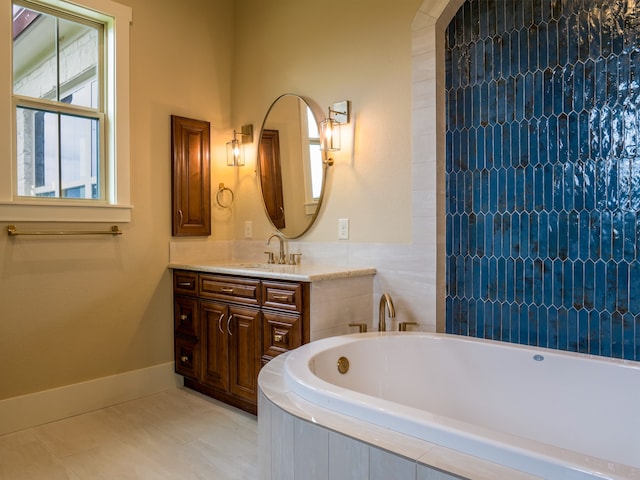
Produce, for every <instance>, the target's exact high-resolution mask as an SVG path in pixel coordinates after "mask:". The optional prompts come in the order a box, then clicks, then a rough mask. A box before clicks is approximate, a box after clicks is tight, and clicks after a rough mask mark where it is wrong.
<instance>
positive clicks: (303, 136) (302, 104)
mask: <svg viewBox="0 0 640 480" xmlns="http://www.w3.org/2000/svg"><path fill="white" fill-rule="evenodd" d="M257 169H258V178H259V180H260V181H259V184H260V190H261V193H262V199H263V202H264V208H265V211H266V213H267V216H268V217H269V220H270V222H271V223H272V225H273V226H274V227H275V228H276V229H278V230H279V231H280V233H282V234H283V235H284V236H285V237H287V238H298V237H300V236H301V235H303V234H304V233H305V232H306V231H307V230H309V228H311V226H312V225H313V222H314V221H315V219H316V217H317V215H318V211H319V210H320V205H321V204H322V197H323V193H324V182H325V175H326V166H325V165H324V163H323V161H322V151H321V149H320V133H319V129H318V121H317V119H316V116H315V115H314V112H313V110H312V108H311V106H310V104H309V102H308V101H307V100H305V99H304V98H302V97H300V96H298V95H293V94H284V95H281V96H280V97H278V98H277V99H276V100H275V102H273V104H272V105H271V107H270V108H269V110H268V111H267V114H266V116H265V119H264V122H263V124H262V130H261V132H260V143H259V145H258V162H257Z"/></svg>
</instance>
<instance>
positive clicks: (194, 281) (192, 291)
mask: <svg viewBox="0 0 640 480" xmlns="http://www.w3.org/2000/svg"><path fill="white" fill-rule="evenodd" d="M173 292H174V293H183V294H185V295H197V294H198V274H197V273H196V272H189V271H187V270H174V271H173Z"/></svg>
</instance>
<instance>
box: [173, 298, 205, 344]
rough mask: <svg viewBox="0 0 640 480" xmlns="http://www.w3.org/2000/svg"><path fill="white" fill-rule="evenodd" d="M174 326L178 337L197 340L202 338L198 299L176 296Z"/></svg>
mask: <svg viewBox="0 0 640 480" xmlns="http://www.w3.org/2000/svg"><path fill="white" fill-rule="evenodd" d="M173 325H174V332H175V334H176V336H182V337H189V338H191V339H193V340H197V339H198V337H200V322H198V299H197V298H193V297H183V296H182V295H176V296H175V297H173Z"/></svg>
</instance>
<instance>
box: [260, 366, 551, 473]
mask: <svg viewBox="0 0 640 480" xmlns="http://www.w3.org/2000/svg"><path fill="white" fill-rule="evenodd" d="M284 358H285V356H284V355H281V356H279V357H277V358H275V359H274V360H272V361H271V362H270V363H269V364H268V366H267V367H266V368H264V369H263V370H262V372H261V374H260V378H259V385H260V393H259V395H258V439H259V457H260V471H261V475H262V477H261V479H262V480H329V479H333V478H343V479H359V480H363V479H368V480H388V479H389V478H393V479H394V480H454V479H473V480H495V479H498V478H500V479H502V478H504V479H507V478H508V479H509V480H536V479H537V480H540V479H539V477H535V476H532V475H529V474H526V473H523V472H519V471H516V470H513V469H510V468H506V467H503V466H500V465H496V464H493V463H490V462H486V461H483V460H480V459H478V458H475V457H472V456H470V455H465V454H462V453H459V452H456V451H454V450H451V449H446V448H442V447H439V446H437V445H434V444H432V443H429V442H425V441H422V440H418V439H416V438H413V437H409V436H407V435H402V434H399V433H396V432H392V431H390V430H387V429H385V428H381V427H376V426H374V425H371V424H369V423H366V422H362V421H359V420H354V419H353V418H350V417H347V416H345V415H341V414H338V413H336V412H331V411H329V410H326V409H324V408H321V407H317V406H315V405H312V404H310V403H308V402H306V401H304V400H302V399H301V398H300V397H297V396H296V395H293V394H291V393H290V392H289V391H288V389H287V387H286V386H285V385H284V378H283V376H282V368H283V367H284ZM373 444H375V446H374V445H373ZM327 445H328V449H327ZM312 454H313V455H312ZM298 455H301V456H302V459H299V458H297V456H298ZM312 456H314V457H315V458H314V460H313V462H312V467H309V466H308V465H309V461H310V459H311V457H312ZM301 460H302V461H301ZM389 472H391V473H389Z"/></svg>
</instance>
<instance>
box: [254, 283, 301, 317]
mask: <svg viewBox="0 0 640 480" xmlns="http://www.w3.org/2000/svg"><path fill="white" fill-rule="evenodd" d="M262 299H263V301H262V306H263V307H265V308H275V309H278V310H286V311H288V312H297V313H301V312H302V285H301V284H300V283H283V282H282V283H281V282H267V281H263V282H262Z"/></svg>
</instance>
